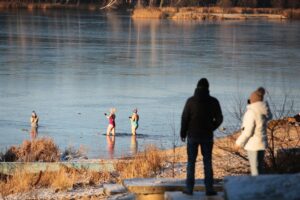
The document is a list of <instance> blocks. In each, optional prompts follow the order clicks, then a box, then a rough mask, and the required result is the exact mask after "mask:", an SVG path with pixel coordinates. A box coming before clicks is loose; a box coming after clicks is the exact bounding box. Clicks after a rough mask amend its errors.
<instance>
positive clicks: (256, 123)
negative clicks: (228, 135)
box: [236, 101, 272, 151]
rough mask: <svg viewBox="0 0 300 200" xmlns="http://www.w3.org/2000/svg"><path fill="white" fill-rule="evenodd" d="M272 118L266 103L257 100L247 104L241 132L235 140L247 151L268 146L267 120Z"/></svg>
mask: <svg viewBox="0 0 300 200" xmlns="http://www.w3.org/2000/svg"><path fill="white" fill-rule="evenodd" d="M271 118H272V114H271V112H270V109H269V106H268V103H266V102H262V101H258V102H255V103H252V104H250V105H248V106H247V110H246V112H245V115H244V118H243V124H242V133H241V135H240V136H239V137H238V139H237V140H236V144H237V145H238V146H241V147H244V149H245V150H247V151H259V150H264V149H266V148H267V146H268V140H267V133H266V131H267V122H268V120H270V119H271Z"/></svg>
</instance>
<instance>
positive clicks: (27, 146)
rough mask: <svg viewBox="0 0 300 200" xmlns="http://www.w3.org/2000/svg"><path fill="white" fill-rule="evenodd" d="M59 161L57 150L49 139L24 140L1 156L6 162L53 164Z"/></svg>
mask: <svg viewBox="0 0 300 200" xmlns="http://www.w3.org/2000/svg"><path fill="white" fill-rule="evenodd" d="M59 159H60V156H59V149H58V147H57V146H56V145H55V143H54V142H53V140H52V139H50V138H40V139H36V140H25V141H24V142H23V144H21V145H20V146H12V147H10V148H9V149H8V150H7V151H6V153H5V154H4V156H3V160H4V161H6V162H15V161H19V162H36V161H42V162H55V161H58V160H59Z"/></svg>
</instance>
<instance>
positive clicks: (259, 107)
mask: <svg viewBox="0 0 300 200" xmlns="http://www.w3.org/2000/svg"><path fill="white" fill-rule="evenodd" d="M247 109H248V110H253V111H254V112H255V113H257V114H261V115H268V108H267V105H266V103H265V102H263V101H258V102H255V103H251V104H249V105H248V106H247Z"/></svg>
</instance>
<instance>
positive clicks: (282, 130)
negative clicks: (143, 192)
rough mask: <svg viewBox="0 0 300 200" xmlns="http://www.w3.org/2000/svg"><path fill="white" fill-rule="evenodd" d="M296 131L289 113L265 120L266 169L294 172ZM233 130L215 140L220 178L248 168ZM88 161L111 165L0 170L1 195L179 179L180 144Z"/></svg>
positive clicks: (182, 172)
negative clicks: (106, 167) (134, 180)
mask: <svg viewBox="0 0 300 200" xmlns="http://www.w3.org/2000/svg"><path fill="white" fill-rule="evenodd" d="M299 133H300V127H299V126H296V125H294V124H291V123H290V120H289V118H284V119H281V120H274V121H271V122H270V123H269V124H268V138H269V144H270V147H269V149H267V151H266V158H265V161H266V169H267V171H268V173H297V172H299V171H300V157H299V153H297V152H296V151H294V150H295V149H299V148H300V145H299V143H298V142H299V139H300V138H299V137H300V136H299V135H300V134H299ZM238 135H239V133H238V132H236V133H234V134H230V135H226V134H225V133H224V137H222V138H218V139H216V140H215V145H214V150H213V166H214V177H215V178H216V179H223V178H224V177H225V176H229V175H235V176H236V175H245V174H249V166H248V161H247V156H246V152H245V151H244V150H242V149H239V150H235V149H234V148H233V147H234V141H235V140H236V138H237V136H238ZM295 152H296V153H295ZM79 162H80V161H79ZM93 162H99V163H105V162H110V163H112V165H113V168H114V170H111V169H110V170H108V171H106V170H102V171H93V170H92V169H91V170H88V169H75V168H72V167H65V166H64V167H61V169H59V170H57V171H47V170H46V171H41V172H39V173H29V172H27V171H25V170H21V171H16V172H15V173H14V174H13V175H5V174H1V176H0V189H1V191H2V192H1V195H2V196H3V197H6V196H8V197H9V199H18V198H19V197H22V198H23V197H24V195H25V197H26V195H27V197H29V196H30V197H33V194H35V193H36V192H38V191H40V190H41V189H42V190H43V195H44V196H43V198H45V199H47V198H49V199H51V198H52V197H53V195H56V196H58V198H62V197H64V198H66V196H68V195H69V196H68V197H70V195H73V196H78V199H81V198H83V196H89V197H95V198H103V199H106V198H107V195H106V196H105V195H104V196H103V195H102V193H101V188H102V186H103V184H108V183H109V184H111V183H122V181H123V180H124V179H128V178H149V177H153V178H182V179H184V178H185V176H186V162H187V156H186V147H185V146H181V147H174V148H173V149H168V150H160V149H158V148H157V147H155V146H148V147H146V148H145V151H144V152H140V153H138V154H136V155H135V156H133V157H130V158H128V157H127V158H122V159H116V160H107V161H105V160H101V161H100V160H99V161H95V160H94V161H93ZM196 166H197V169H196V178H198V179H203V177H204V175H203V174H204V173H203V167H202V166H203V165H202V157H201V156H198V159H197V164H196ZM102 189H103V188H102ZM99 191H100V192H99ZM100 193H101V194H100ZM64 195H65V196H64ZM79 197H80V198H79ZM75 199H77V198H75Z"/></svg>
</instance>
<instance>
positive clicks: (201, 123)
mask: <svg viewBox="0 0 300 200" xmlns="http://www.w3.org/2000/svg"><path fill="white" fill-rule="evenodd" d="M222 122H223V115H222V111H221V107H220V104H219V101H218V100H217V99H216V98H214V97H212V96H210V95H209V90H208V89H206V88H196V90H195V94H194V96H192V97H190V98H189V99H188V100H187V102H186V104H185V107H184V110H183V113H182V118H181V131H180V137H181V138H186V137H187V136H188V138H191V139H195V140H197V141H212V140H213V131H214V130H216V129H217V128H218V127H219V126H220V125H221V123H222Z"/></svg>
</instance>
